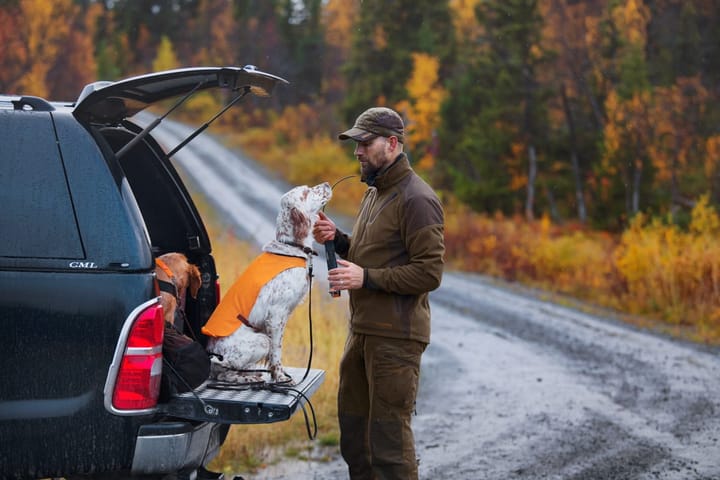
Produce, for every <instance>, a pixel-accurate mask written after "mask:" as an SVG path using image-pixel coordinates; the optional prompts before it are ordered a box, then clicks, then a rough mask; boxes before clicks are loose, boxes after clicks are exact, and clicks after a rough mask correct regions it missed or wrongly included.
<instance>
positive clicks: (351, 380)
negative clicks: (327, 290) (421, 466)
mask: <svg viewBox="0 0 720 480" xmlns="http://www.w3.org/2000/svg"><path fill="white" fill-rule="evenodd" d="M425 347H426V345H425V344H424V343H420V342H416V341H413V340H399V339H394V338H385V337H377V336H370V335H361V334H356V333H352V332H351V333H350V334H349V336H348V339H347V343H346V344H345V352H344V354H343V358H342V360H341V361H340V386H339V391H338V420H339V423H340V452H341V453H342V456H343V458H344V459H345V462H346V463H347V464H348V470H349V472H350V478H351V479H352V480H376V479H377V480H389V479H402V480H415V479H417V478H418V472H417V458H416V457H415V440H414V438H413V432H412V429H411V427H410V417H411V415H412V413H413V411H414V409H415V396H416V395H417V389H418V379H419V374H420V357H421V356H422V353H423V351H424V350H425Z"/></svg>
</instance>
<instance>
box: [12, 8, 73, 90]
mask: <svg viewBox="0 0 720 480" xmlns="http://www.w3.org/2000/svg"><path fill="white" fill-rule="evenodd" d="M2 11H3V13H2V16H1V17H0V22H2V24H3V27H9V28H12V30H8V31H6V30H5V28H3V32H4V33H3V34H2V35H3V36H7V43H3V48H2V49H3V50H4V51H5V52H4V54H0V55H2V60H3V63H2V65H3V68H2V71H0V90H2V91H8V92H19V93H24V94H27V95H37V96H41V97H47V96H49V94H50V89H49V83H50V79H49V78H48V73H49V72H50V69H51V68H52V67H53V65H54V64H55V62H56V60H57V58H58V56H59V55H60V54H61V53H62V52H63V49H65V48H67V46H68V43H69V39H70V36H71V27H72V26H73V25H75V18H76V16H77V15H78V11H79V9H78V8H77V7H76V5H74V4H73V2H72V0H57V1H55V2H50V3H47V2H45V1H43V0H19V1H18V2H17V4H12V3H11V4H10V5H8V6H6V7H5V8H3V9H2ZM8 16H10V17H13V16H14V17H15V18H16V19H13V18H8ZM75 93H76V94H77V93H79V92H75Z"/></svg>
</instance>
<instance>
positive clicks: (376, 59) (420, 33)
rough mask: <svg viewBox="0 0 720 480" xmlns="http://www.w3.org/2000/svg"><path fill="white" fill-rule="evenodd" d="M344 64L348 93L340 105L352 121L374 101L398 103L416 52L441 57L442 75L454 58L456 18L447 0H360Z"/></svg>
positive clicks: (440, 71) (345, 115) (381, 103)
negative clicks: (453, 18)
mask: <svg viewBox="0 0 720 480" xmlns="http://www.w3.org/2000/svg"><path fill="white" fill-rule="evenodd" d="M352 45H353V46H352V49H351V51H350V57H349V59H348V61H347V63H346V65H345V68H344V74H345V78H346V81H347V85H348V88H347V95H346V97H345V99H344V102H343V105H342V115H343V117H344V119H345V121H346V122H352V121H354V120H355V118H356V117H357V115H359V114H360V112H362V111H363V110H365V109H366V108H368V107H371V106H373V105H384V106H390V107H392V106H394V105H396V104H397V103H398V102H400V101H402V100H405V99H407V98H408V95H407V88H406V83H407V81H408V79H409V78H410V76H411V75H412V72H413V54H414V53H426V54H429V55H431V56H433V57H435V58H438V60H439V62H440V63H439V75H440V78H441V80H442V81H444V74H445V73H446V72H447V67H448V65H449V63H450V60H451V58H452V52H453V45H454V40H453V33H452V21H451V17H450V12H449V8H448V2H447V0H444V1H437V0H398V1H395V2H385V1H382V0H367V1H364V2H362V4H361V6H360V10H359V15H358V18H357V20H356V23H355V28H354V32H353V40H352Z"/></svg>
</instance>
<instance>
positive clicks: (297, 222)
mask: <svg viewBox="0 0 720 480" xmlns="http://www.w3.org/2000/svg"><path fill="white" fill-rule="evenodd" d="M290 221H291V222H292V226H293V236H294V237H295V238H294V241H296V242H297V243H302V242H303V241H304V240H305V238H306V237H307V236H308V235H309V234H310V219H309V218H308V217H307V215H305V213H304V212H303V211H302V210H300V209H299V208H297V207H292V208H291V209H290Z"/></svg>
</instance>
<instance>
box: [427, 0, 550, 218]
mask: <svg viewBox="0 0 720 480" xmlns="http://www.w3.org/2000/svg"><path fill="white" fill-rule="evenodd" d="M475 13H476V15H477V18H478V22H479V24H480V25H482V27H483V32H482V34H481V35H480V37H479V40H478V42H477V44H478V45H479V46H478V47H477V48H476V50H475V54H474V55H472V56H471V57H470V58H471V60H469V62H468V65H466V68H465V70H464V71H463V72H461V73H459V74H458V76H457V77H456V78H455V79H454V80H453V81H452V82H451V83H450V86H449V95H448V102H447V103H446V105H445V107H444V110H443V127H444V128H443V129H442V130H441V153H440V157H441V158H443V159H444V160H445V161H446V162H447V165H446V167H447V170H448V172H449V173H450V176H451V178H452V188H453V190H455V191H457V192H459V194H460V195H461V198H463V199H464V200H466V201H467V202H469V203H471V204H472V205H473V206H474V207H475V208H479V209H488V208H490V209H501V210H503V211H506V212H514V211H523V212H524V214H525V216H526V217H527V218H533V217H534V215H535V201H536V190H535V188H536V180H537V176H538V168H539V163H540V159H539V156H540V155H542V149H543V148H544V145H543V143H544V140H543V139H544V138H546V135H545V134H544V133H543V129H544V127H545V125H546V121H545V120H544V118H545V111H546V108H545V104H546V99H547V95H548V90H547V88H546V87H544V86H543V85H541V84H540V83H539V76H538V74H539V72H538V70H539V69H540V68H542V66H543V65H544V64H545V63H546V62H547V59H548V54H549V52H546V51H543V50H542V48H541V43H540V35H541V26H542V18H541V17H540V14H539V10H538V3H537V1H535V0H510V1H504V0H503V1H500V0H488V1H484V2H479V3H478V4H477V6H476V9H475ZM520 192H522V193H523V194H524V195H523V194H520ZM519 194H520V195H519ZM523 197H524V198H523ZM521 199H522V200H521Z"/></svg>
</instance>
